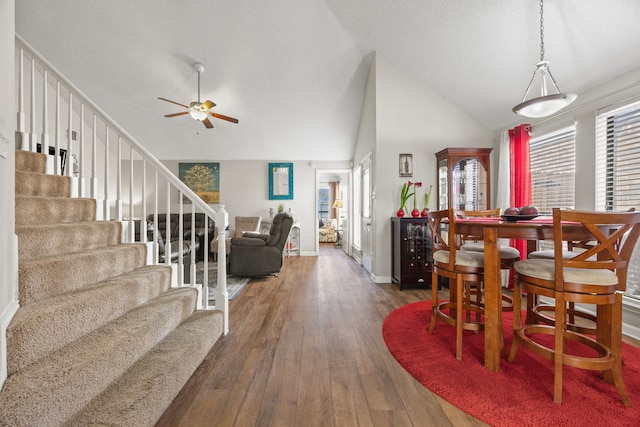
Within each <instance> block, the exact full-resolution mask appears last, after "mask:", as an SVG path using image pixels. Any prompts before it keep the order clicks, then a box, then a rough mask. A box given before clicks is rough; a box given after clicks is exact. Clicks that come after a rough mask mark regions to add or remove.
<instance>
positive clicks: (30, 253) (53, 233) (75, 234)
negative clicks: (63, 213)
mask: <svg viewBox="0 0 640 427" xmlns="http://www.w3.org/2000/svg"><path fill="white" fill-rule="evenodd" d="M16 235H17V236H18V259H19V260H20V261H29V260H32V259H37V258H41V257H48V256H51V255H53V254H56V255H60V254H65V253H76V252H83V251H88V250H92V249H97V248H103V247H106V246H113V245H116V244H118V243H120V239H121V235H122V224H121V223H120V222H119V221H87V222H74V223H68V224H34V225H20V226H17V227H16ZM45 235H46V236H47V238H46V239H43V238H42V236H45Z"/></svg>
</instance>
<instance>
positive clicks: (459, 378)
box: [382, 301, 640, 427]
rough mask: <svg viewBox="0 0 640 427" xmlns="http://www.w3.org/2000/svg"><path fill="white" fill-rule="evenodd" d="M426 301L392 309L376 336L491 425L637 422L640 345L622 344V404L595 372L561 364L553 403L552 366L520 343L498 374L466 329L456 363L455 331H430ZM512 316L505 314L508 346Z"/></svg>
mask: <svg viewBox="0 0 640 427" xmlns="http://www.w3.org/2000/svg"><path fill="white" fill-rule="evenodd" d="M430 319H431V301H423V302H417V303H413V304H408V305H405V306H403V307H400V308H398V309H396V310H394V311H393V312H391V313H390V314H389V315H388V316H387V318H386V319H385V321H384V323H383V325H382V335H383V337H384V340H385V342H386V344H387V347H388V348H389V351H391V354H393V356H394V357H395V358H396V359H397V360H398V362H399V363H400V365H402V367H404V368H405V369H406V370H407V371H408V372H409V373H410V374H411V375H412V376H413V377H414V378H415V379H417V380H418V381H419V382H420V383H422V384H423V385H424V386H425V387H427V388H428V389H429V390H431V391H433V392H434V393H436V394H438V395H439V396H441V397H442V398H444V399H445V400H447V401H448V402H450V403H452V404H453V405H455V406H456V407H458V408H460V409H462V410H463V411H465V412H467V413H469V414H471V415H473V416H474V417H476V418H479V419H480V420H482V421H484V422H486V423H488V424H491V425H493V426H563V427H568V426H640V349H637V348H635V347H632V346H630V345H626V344H625V345H624V348H623V359H624V366H623V368H622V371H623V378H624V381H625V385H626V387H627V392H628V393H629V398H630V400H631V405H632V407H631V408H626V407H625V406H624V405H623V404H622V402H621V401H620V398H619V397H618V393H617V391H616V388H615V387H614V386H613V385H611V384H607V383H605V382H603V381H602V380H601V379H600V378H601V377H600V375H601V374H600V373H599V372H596V371H585V370H581V369H575V368H571V367H565V368H564V381H563V382H564V388H563V394H562V405H557V404H555V403H553V400H552V399H553V365H552V362H551V361H550V360H547V359H543V358H541V357H539V356H536V355H534V354H532V353H531V352H529V351H528V350H526V349H523V348H521V349H520V350H519V351H518V354H517V356H516V359H515V360H514V362H513V363H512V364H508V363H507V362H506V360H505V359H503V360H502V361H501V364H500V372H491V371H489V370H488V369H486V368H485V367H484V366H483V356H482V355H483V351H484V339H483V337H484V335H483V334H482V333H479V334H474V333H473V332H468V331H465V334H464V338H463V343H462V361H458V360H456V358H455V330H454V328H453V327H451V326H448V325H446V324H444V323H442V322H438V324H437V325H436V329H435V331H434V333H433V335H429V333H428V325H429V321H430ZM512 319H513V318H512V315H511V313H505V314H504V322H503V325H504V334H505V343H506V346H507V349H509V348H510V347H511V337H512V335H513V334H512V331H511V328H512Z"/></svg>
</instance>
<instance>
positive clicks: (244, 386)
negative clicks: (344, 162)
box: [157, 244, 484, 427]
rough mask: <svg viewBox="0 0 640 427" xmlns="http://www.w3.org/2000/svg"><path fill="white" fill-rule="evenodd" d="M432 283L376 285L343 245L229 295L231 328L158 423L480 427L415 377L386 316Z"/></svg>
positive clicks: (289, 262)
mask: <svg viewBox="0 0 640 427" xmlns="http://www.w3.org/2000/svg"><path fill="white" fill-rule="evenodd" d="M423 299H430V290H429V289H428V288H422V289H418V288H411V287H408V288H405V290H404V291H402V292H401V291H399V290H398V287H397V285H392V284H376V283H374V282H372V281H371V279H370V278H369V276H368V274H367V273H366V271H365V270H364V269H363V268H362V267H361V266H360V265H358V264H357V263H356V262H355V261H353V259H351V258H349V257H348V256H347V255H345V253H344V252H343V251H342V250H341V249H336V248H334V247H333V245H331V244H324V245H321V256H319V257H291V258H287V259H286V260H285V265H284V267H283V269H282V271H281V273H280V275H279V276H278V277H272V278H267V279H260V280H252V281H251V282H250V283H249V285H248V286H247V287H246V288H245V289H244V290H243V291H242V292H241V293H240V295H239V296H238V297H237V298H236V299H235V300H234V301H232V302H231V303H230V304H229V306H230V332H229V334H228V335H226V336H223V337H222V338H221V339H220V340H219V341H218V342H217V343H216V345H215V346H214V348H213V349H212V350H211V352H210V353H209V355H208V356H207V358H206V360H205V361H204V362H203V363H202V364H201V366H200V367H199V368H198V369H197V371H196V372H195V373H194V375H193V376H192V378H191V379H190V380H189V382H188V383H187V384H186V385H185V387H184V388H183V390H182V391H181V393H180V394H179V395H178V396H177V398H176V399H175V400H174V402H173V403H172V404H171V406H170V407H169V408H168V409H167V411H166V412H165V414H164V415H163V416H162V418H161V419H160V420H159V422H158V423H157V426H190V427H194V426H243V427H244V426H275V425H280V426H349V427H352V426H391V425H393V426H447V425H455V426H479V425H484V424H483V423H481V422H480V421H477V420H475V419H474V418H473V417H471V416H470V415H467V414H466V413H464V412H462V411H460V410H459V409H457V408H455V407H453V406H452V405H450V404H448V403H447V402H446V401H444V400H442V399H440V398H439V397H438V396H437V395H435V394H433V393H431V392H430V391H429V390H428V389H426V388H425V387H424V386H422V385H421V384H420V383H418V382H417V381H415V380H414V379H413V378H412V377H411V376H410V375H409V374H408V373H407V372H406V371H405V370H404V369H403V368H402V367H400V365H399V364H398V363H397V362H396V360H395V359H394V358H393V356H391V354H390V353H389V351H388V349H387V347H386V345H385V343H384V340H383V339H382V333H381V330H382V322H383V320H384V319H385V317H386V316H387V314H389V313H390V312H391V311H392V310H394V309H395V308H397V307H400V306H402V305H405V304H408V303H411V302H415V301H419V300H423Z"/></svg>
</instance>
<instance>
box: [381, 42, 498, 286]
mask: <svg viewBox="0 0 640 427" xmlns="http://www.w3.org/2000/svg"><path fill="white" fill-rule="evenodd" d="M374 63H375V66H376V84H375V99H376V106H375V108H376V114H375V120H376V149H375V156H374V166H373V169H374V190H375V195H376V200H375V205H374V220H373V224H374V230H373V233H374V235H373V241H372V243H373V252H374V256H373V271H372V273H373V276H374V279H375V280H376V281H378V282H389V281H390V280H391V278H390V276H391V243H390V241H391V221H390V220H389V218H390V217H391V216H393V215H395V213H396V211H397V210H398V208H399V207H400V206H399V204H400V202H399V200H400V189H401V188H402V184H403V183H404V182H406V181H407V180H411V181H413V182H416V181H421V182H422V183H423V187H422V189H421V190H419V191H418V207H420V208H422V199H423V194H424V192H423V190H425V189H428V188H429V185H430V184H433V185H434V189H433V191H432V193H431V194H432V201H433V200H434V199H435V193H436V189H435V184H436V174H437V170H436V160H435V153H436V152H438V151H440V150H441V149H443V148H447V147H493V143H494V142H493V139H494V132H493V130H491V129H488V128H487V127H485V126H484V125H482V124H481V123H480V122H478V121H477V120H475V119H474V118H472V117H471V116H469V115H468V114H467V113H466V112H464V111H463V110H462V109H460V108H459V107H458V106H456V105H454V104H453V103H451V102H450V101H448V100H446V99H444V98H443V97H442V96H440V95H439V94H438V93H437V92H435V91H434V90H432V89H431V88H429V87H426V86H424V85H422V84H421V83H418V82H417V81H416V79H415V78H413V77H412V76H411V75H409V74H407V73H406V72H405V71H403V70H401V69H399V68H398V67H396V66H395V65H394V64H393V63H391V62H390V61H389V60H387V59H386V58H385V57H384V56H382V55H379V54H378V55H376V58H375V61H374ZM401 153H410V154H413V177H412V178H402V177H400V176H399V171H398V166H399V165H398V156H399V154H401ZM492 168H493V167H492ZM411 203H412V202H411ZM430 208H431V209H434V208H435V202H432V203H431V206H430Z"/></svg>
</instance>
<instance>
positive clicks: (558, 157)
mask: <svg viewBox="0 0 640 427" xmlns="http://www.w3.org/2000/svg"><path fill="white" fill-rule="evenodd" d="M529 162H530V165H531V192H532V194H531V200H532V204H533V205H534V206H535V207H537V208H538V210H539V211H540V215H545V216H551V214H552V209H553V208H554V207H555V208H558V207H559V208H567V209H573V208H574V207H575V186H576V174H575V169H576V130H575V126H570V127H567V128H563V129H560V130H558V131H555V132H551V133H547V134H545V135H541V136H539V137H535V138H531V140H530V141H529Z"/></svg>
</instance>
